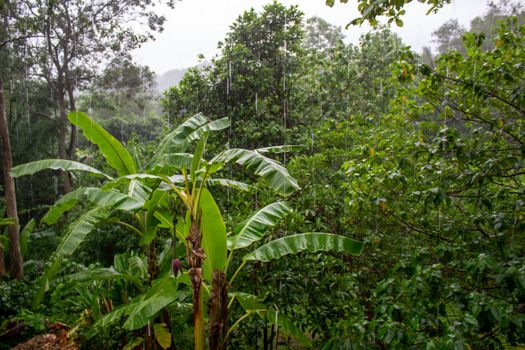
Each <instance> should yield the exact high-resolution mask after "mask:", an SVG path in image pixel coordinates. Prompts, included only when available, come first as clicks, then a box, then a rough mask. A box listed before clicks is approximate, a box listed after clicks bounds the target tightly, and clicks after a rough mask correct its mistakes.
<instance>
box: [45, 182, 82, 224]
mask: <svg viewBox="0 0 525 350" xmlns="http://www.w3.org/2000/svg"><path fill="white" fill-rule="evenodd" d="M84 190H85V188H83V187H81V188H78V189H76V190H74V191H71V192H69V193H66V194H65V195H63V196H62V198H60V199H59V200H57V201H56V202H55V204H53V206H52V207H51V208H50V209H49V210H48V211H47V213H46V214H45V215H44V217H43V218H42V219H41V220H40V222H42V223H44V224H47V225H52V224H54V223H56V222H57V221H58V219H59V218H60V217H61V216H62V214H64V213H65V212H66V211H68V210H70V209H72V208H73V207H74V206H75V205H76V204H77V203H78V201H79V199H80V198H81V197H82V195H83V194H84Z"/></svg>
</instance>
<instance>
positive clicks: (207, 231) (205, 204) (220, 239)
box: [200, 188, 227, 280]
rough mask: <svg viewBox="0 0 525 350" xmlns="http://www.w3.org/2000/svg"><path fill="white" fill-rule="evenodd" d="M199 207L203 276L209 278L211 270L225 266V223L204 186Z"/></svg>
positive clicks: (221, 268)
mask: <svg viewBox="0 0 525 350" xmlns="http://www.w3.org/2000/svg"><path fill="white" fill-rule="evenodd" d="M200 208H201V210H202V216H201V231H202V246H203V248H204V253H205V254H206V259H205V260H204V264H205V269H204V277H205V278H207V279H208V280H211V272H212V271H215V270H224V268H225V267H226V259H227V257H226V225H224V221H223V220H222V215H221V212H220V210H219V207H218V206H217V204H216V203H215V200H214V199H213V196H212V195H211V193H210V191H208V189H206V188H203V189H202V192H201V199H200ZM206 265H207V266H206Z"/></svg>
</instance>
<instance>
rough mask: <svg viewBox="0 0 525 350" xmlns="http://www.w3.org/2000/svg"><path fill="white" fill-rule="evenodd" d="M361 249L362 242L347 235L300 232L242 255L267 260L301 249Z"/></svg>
mask: <svg viewBox="0 0 525 350" xmlns="http://www.w3.org/2000/svg"><path fill="white" fill-rule="evenodd" d="M362 250H363V243H362V242H359V241H356V240H353V239H351V238H348V237H343V236H339V235H334V234H330V233H317V232H312V233H301V234H297V235H292V236H286V237H283V238H279V239H276V240H274V241H271V242H269V243H267V244H265V245H263V246H261V247H259V248H257V249H255V250H254V251H252V252H251V253H249V254H247V255H245V256H244V260H252V261H263V262H267V261H270V260H273V259H279V258H281V257H283V256H285V255H288V254H297V253H300V252H303V251H309V252H312V253H313V252H318V251H334V252H340V253H347V254H351V255H359V254H361V251H362Z"/></svg>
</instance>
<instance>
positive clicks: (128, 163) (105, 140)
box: [67, 111, 137, 176]
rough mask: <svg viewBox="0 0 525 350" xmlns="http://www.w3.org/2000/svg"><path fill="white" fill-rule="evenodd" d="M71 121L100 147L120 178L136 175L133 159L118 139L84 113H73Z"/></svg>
mask: <svg viewBox="0 0 525 350" xmlns="http://www.w3.org/2000/svg"><path fill="white" fill-rule="evenodd" d="M67 118H68V119H69V121H70V122H71V123H72V124H74V125H76V126H78V127H79V128H80V129H82V131H83V132H84V135H85V136H86V137H87V139H88V140H89V141H91V142H93V143H94V144H96V145H97V146H98V149H99V150H100V153H102V155H103V156H104V158H106V160H107V162H108V164H109V165H110V166H111V167H112V168H113V169H115V170H116V171H117V173H118V175H119V176H123V175H129V174H134V173H136V172H137V171H136V168H135V163H134V162H133V158H132V157H131V155H130V154H129V152H128V151H127V149H126V147H124V145H122V144H121V143H120V142H119V141H118V140H117V139H116V138H114V137H113V136H111V134H110V133H108V132H107V131H106V130H105V129H104V128H103V127H102V126H100V125H99V124H98V123H96V122H95V121H94V120H93V119H91V118H89V117H88V116H87V115H86V114H84V113H82V112H77V111H74V112H71V113H69V115H68V116H67Z"/></svg>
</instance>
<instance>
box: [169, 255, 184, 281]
mask: <svg viewBox="0 0 525 350" xmlns="http://www.w3.org/2000/svg"><path fill="white" fill-rule="evenodd" d="M171 269H172V270H173V275H174V276H175V277H177V274H178V273H179V272H180V274H181V275H182V263H181V261H180V260H179V259H173V261H172V262H171Z"/></svg>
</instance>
